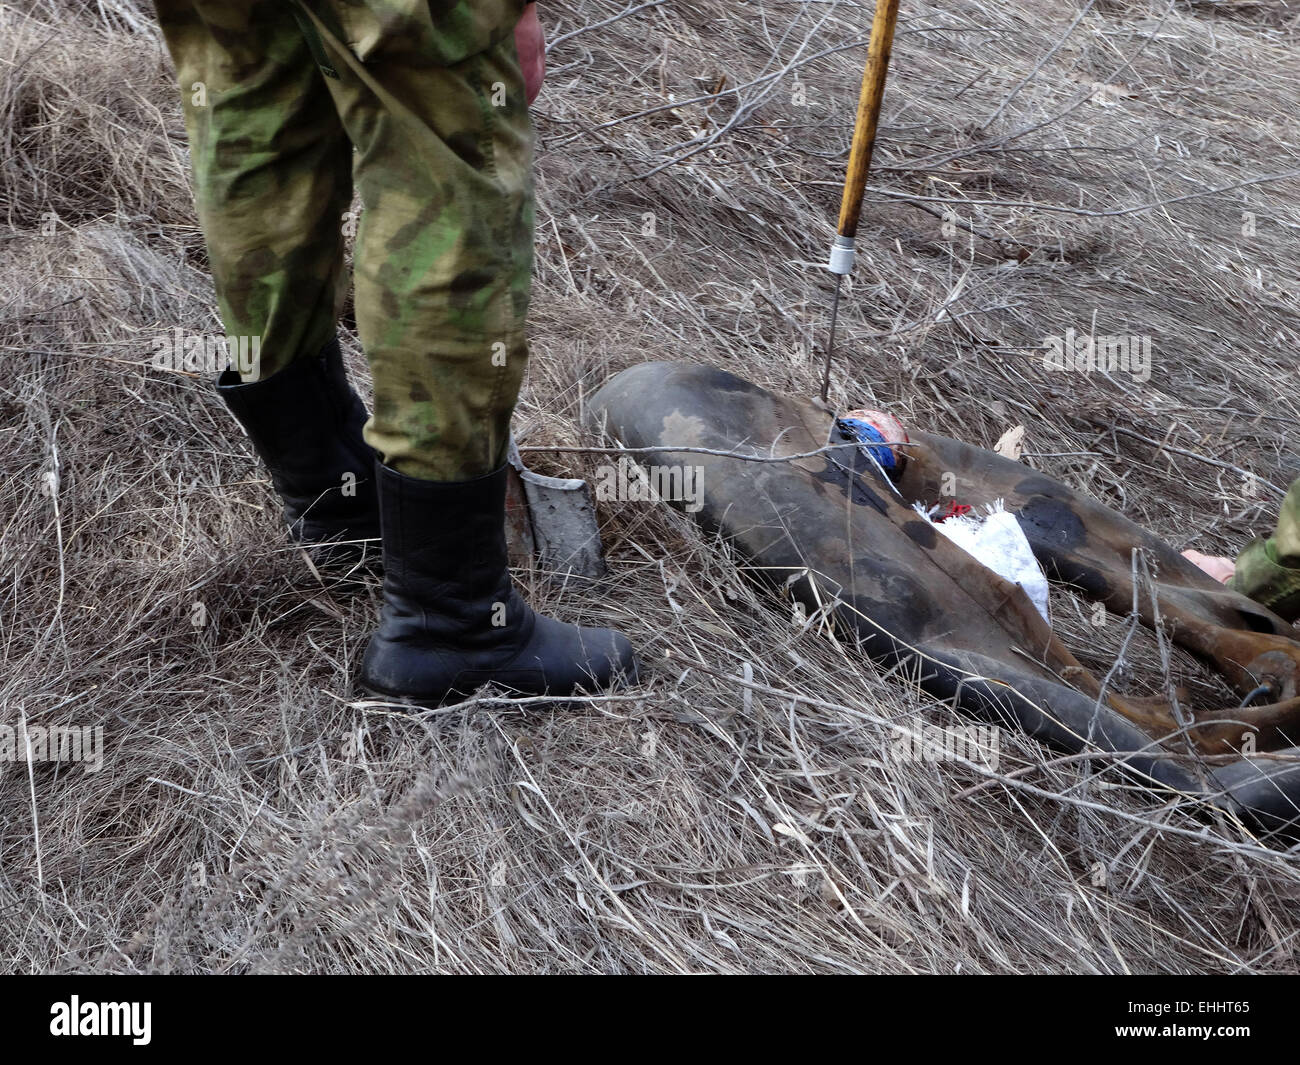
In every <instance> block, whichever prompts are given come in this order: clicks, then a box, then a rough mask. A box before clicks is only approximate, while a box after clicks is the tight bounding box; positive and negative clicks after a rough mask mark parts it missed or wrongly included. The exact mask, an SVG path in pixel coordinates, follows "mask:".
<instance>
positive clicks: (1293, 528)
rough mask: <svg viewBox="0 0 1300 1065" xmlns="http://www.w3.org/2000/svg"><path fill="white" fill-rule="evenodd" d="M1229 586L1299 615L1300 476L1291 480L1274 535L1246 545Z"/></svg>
mask: <svg viewBox="0 0 1300 1065" xmlns="http://www.w3.org/2000/svg"><path fill="white" fill-rule="evenodd" d="M1229 587H1231V588H1232V589H1234V590H1235V591H1238V592H1240V593H1241V594H1242V595H1245V596H1249V597H1250V598H1251V599H1254V600H1255V601H1256V602H1257V603H1263V604H1264V605H1265V606H1266V607H1268V608H1269V609H1270V610H1272V611H1273V612H1274V613H1275V614H1278V615H1280V616H1281V617H1284V618H1286V620H1287V621H1295V620H1296V618H1297V617H1300V479H1297V480H1295V481H1293V482H1292V483H1291V487H1290V488H1289V489H1288V490H1287V494H1286V498H1285V499H1283V500H1282V509H1281V512H1280V513H1279V514H1278V519H1277V528H1276V529H1275V530H1274V531H1273V535H1272V536H1270V537H1267V538H1261V539H1258V540H1255V541H1253V542H1252V543H1250V544H1249V545H1247V547H1246V549H1245V550H1244V551H1242V553H1241V554H1240V556H1238V558H1237V564H1236V567H1235V572H1234V573H1233V577H1232V581H1231V582H1230V585H1229Z"/></svg>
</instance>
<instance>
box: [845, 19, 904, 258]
mask: <svg viewBox="0 0 1300 1065" xmlns="http://www.w3.org/2000/svg"><path fill="white" fill-rule="evenodd" d="M896 25H898V0H877V3H876V17H875V19H874V21H873V22H872V24H871V43H870V45H868V47H867V66H866V69H865V70H864V71H863V72H862V91H861V93H859V95H858V117H857V121H856V123H855V124H854V127H853V145H852V147H851V148H850V149H849V168H848V170H847V171H846V172H845V175H844V195H843V197H842V198H841V200H840V222H839V226H838V228H837V229H836V232H837V233H838V234H839V235H840V236H841V237H849V238H852V237H854V236H856V235H857V232H858V219H859V218H860V217H861V215H862V195H863V193H864V192H866V189H867V174H868V172H869V171H870V170H871V152H872V149H874V148H875V146H876V126H877V125H878V123H879V121H880V103H881V101H882V100H883V99H884V97H885V75H886V74H887V73H888V71H889V55H890V52H891V50H892V49H893V45H894V27H895V26H896Z"/></svg>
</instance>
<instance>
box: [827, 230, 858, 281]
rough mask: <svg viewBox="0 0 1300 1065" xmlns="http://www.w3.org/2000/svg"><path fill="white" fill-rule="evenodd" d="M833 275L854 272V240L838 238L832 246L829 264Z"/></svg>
mask: <svg viewBox="0 0 1300 1065" xmlns="http://www.w3.org/2000/svg"><path fill="white" fill-rule="evenodd" d="M827 265H828V266H829V267H830V270H831V273H832V274H849V273H852V272H853V238H852V237H841V236H838V235H837V236H836V237H835V242H834V243H833V244H832V245H831V261H830V262H829V263H827Z"/></svg>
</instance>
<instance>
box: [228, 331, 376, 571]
mask: <svg viewBox="0 0 1300 1065" xmlns="http://www.w3.org/2000/svg"><path fill="white" fill-rule="evenodd" d="M217 391H218V392H219V393H220V394H221V398H222V399H224V400H225V401H226V406H227V407H229V408H230V411H231V413H232V414H234V416H235V418H236V419H238V421H239V423H240V425H242V426H243V427H244V430H245V431H246V432H247V433H248V438H249V439H250V440H251V441H252V442H253V447H254V449H255V450H256V451H257V453H258V455H259V456H260V457H261V459H262V461H263V462H264V463H266V467H267V469H268V470H270V472H271V481H272V483H273V484H274V485H275V490H276V491H277V492H278V493H279V494H280V498H281V499H282V500H283V501H284V518H285V521H286V522H287V523H288V525H289V532H290V535H292V536H293V538H294V539H295V540H297V541H298V542H299V543H301V544H303V545H304V546H305V547H307V548H308V553H309V555H310V557H311V559H312V561H313V562H315V563H316V564H317V565H326V566H352V565H356V564H357V563H370V562H373V563H375V564H376V565H377V564H378V562H379V550H378V544H377V543H376V541H377V540H378V539H379V499H378V494H377V493H376V491H375V475H374V470H375V452H374V450H373V449H372V448H371V447H370V446H369V445H368V444H367V443H366V442H365V441H364V440H363V439H362V437H361V427H362V426H363V425H365V422H366V408H365V405H364V404H363V403H362V402H361V398H360V397H359V396H358V395H357V394H356V393H355V392H354V391H352V386H351V385H349V384H348V378H347V374H346V372H345V371H344V369H343V354H342V352H341V351H340V349H339V343H338V341H337V340H332V341H330V343H328V344H326V345H325V347H324V348H322V349H321V352H320V354H319V355H315V356H310V357H303V358H299V359H296V360H294V361H293V362H292V363H290V364H289V365H288V366H287V367H286V368H285V369H283V370H281V371H280V372H279V373H277V374H273V375H272V376H271V377H268V378H267V379H266V380H265V381H254V382H253V383H252V384H242V383H241V382H240V380H239V375H238V374H237V373H236V372H235V371H234V370H226V371H225V372H224V373H223V374H222V375H221V376H220V377H219V378H217ZM349 474H350V475H351V476H348V475H349ZM367 540H369V541H371V542H370V543H369V544H366V543H364V542H363V541H367Z"/></svg>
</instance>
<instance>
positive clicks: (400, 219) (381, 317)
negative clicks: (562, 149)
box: [304, 0, 635, 702]
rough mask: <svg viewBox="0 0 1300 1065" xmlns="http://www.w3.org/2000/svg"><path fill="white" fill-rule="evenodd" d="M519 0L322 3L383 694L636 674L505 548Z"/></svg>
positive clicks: (521, 260) (523, 200) (525, 237)
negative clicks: (345, 178)
mask: <svg viewBox="0 0 1300 1065" xmlns="http://www.w3.org/2000/svg"><path fill="white" fill-rule="evenodd" d="M523 7H524V4H523V2H522V0H473V2H470V0H454V2H449V3H438V4H430V3H428V0H360V2H358V0H348V2H343V0H309V2H307V3H305V4H304V9H306V10H308V11H309V12H310V13H311V17H312V24H313V26H314V27H315V28H316V30H317V32H318V34H319V35H320V39H321V40H322V42H323V44H324V48H325V51H326V54H327V55H328V57H329V61H330V62H331V63H332V65H333V67H334V68H335V70H336V71H337V73H338V77H337V78H336V79H330V81H329V87H330V89H331V91H332V92H333V93H334V96H335V100H336V105H337V107H338V111H339V115H340V117H341V118H342V120H343V124H344V126H345V128H346V129H347V131H348V134H349V136H350V137H351V139H352V142H353V143H354V144H355V146H356V149H357V158H356V168H355V175H356V180H357V185H358V188H359V190H360V192H361V198H362V201H363V204H364V210H363V214H362V218H361V225H360V229H359V231H358V235H357V254H356V267H355V279H356V307H357V325H358V329H359V331H360V334H361V340H362V346H363V347H364V348H365V351H366V356H367V358H368V359H369V360H370V366H371V371H372V373H373V376H374V381H375V413H374V417H373V418H372V420H371V422H370V424H369V425H368V426H367V430H366V437H367V440H368V441H369V442H370V444H371V445H372V446H373V447H375V448H376V449H377V450H378V451H379V452H380V453H381V456H382V460H383V461H382V464H381V465H380V466H379V469H378V481H379V489H380V513H381V518H382V524H383V547H384V568H385V577H384V592H383V607H382V611H381V615H380V622H379V627H378V629H377V631H376V633H375V635H374V636H373V637H372V639H371V641H370V644H369V646H368V648H367V650H366V655H365V658H364V661H363V664H362V669H361V681H362V684H363V685H364V686H365V687H366V688H368V689H369V690H371V691H375V692H379V693H382V694H387V695H398V696H409V697H413V698H416V699H418V700H420V701H425V702H432V701H439V700H441V699H443V698H445V697H446V696H448V695H465V694H468V693H470V692H472V691H473V690H474V689H476V688H477V687H479V686H481V685H482V684H484V683H487V682H489V681H495V682H498V683H500V684H502V685H504V686H506V687H509V688H511V689H513V690H516V691H522V692H528V693H541V692H549V693H550V694H555V695H562V694H569V693H571V692H573V691H574V690H575V689H577V688H579V687H583V688H587V689H589V690H591V689H595V688H599V687H604V686H605V685H607V684H608V683H610V682H611V680H612V679H613V678H614V677H615V675H617V674H619V673H622V674H624V675H635V664H634V660H633V656H632V649H631V646H630V644H628V642H627V640H626V639H625V638H624V637H622V636H620V635H618V634H616V633H614V632H611V631H610V630H608V629H588V628H579V627H578V626H575V625H565V624H561V623H559V622H556V621H553V620H551V619H549V618H545V617H540V616H538V615H536V614H534V613H533V611H532V610H531V609H529V607H528V606H527V604H526V603H524V602H523V600H522V599H521V598H520V596H519V594H518V593H517V592H516V591H515V590H514V588H513V586H512V584H511V580H510V574H509V570H508V568H507V565H506V550H505V527H504V517H505V514H504V503H505V477H506V474H505V465H504V464H505V454H506V449H507V445H508V441H509V431H510V417H511V413H512V411H513V409H514V404H515V400H516V398H517V395H518V392H519V386H520V382H521V380H522V378H523V373H524V367H525V364H526V361H527V354H528V352H527V345H526V343H525V339H524V320H525V317H526V314H527V309H528V293H529V283H530V279H531V270H532V221H533V217H532V216H533V206H532V128H531V122H530V120H529V116H528V107H527V102H526V98H525V87H524V82H523V77H522V74H521V72H520V69H519V63H518V58H517V56H516V54H515V46H514V26H515V23H516V21H517V20H518V17H519V14H520V12H521V11H522V10H523Z"/></svg>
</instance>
